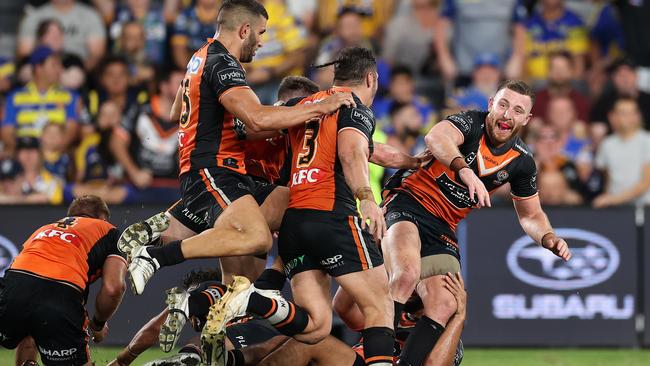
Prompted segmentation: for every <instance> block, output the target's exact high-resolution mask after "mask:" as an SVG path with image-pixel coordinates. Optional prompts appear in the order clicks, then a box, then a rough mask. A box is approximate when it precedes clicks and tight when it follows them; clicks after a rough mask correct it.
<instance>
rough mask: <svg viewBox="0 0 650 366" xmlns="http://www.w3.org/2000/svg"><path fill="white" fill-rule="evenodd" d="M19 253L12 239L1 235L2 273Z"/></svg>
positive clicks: (0, 268)
mask: <svg viewBox="0 0 650 366" xmlns="http://www.w3.org/2000/svg"><path fill="white" fill-rule="evenodd" d="M17 255H18V250H17V249H16V246H15V245H14V243H12V242H11V240H9V239H7V238H5V237H4V236H2V235H0V275H4V273H5V270H6V269H7V268H9V265H11V262H12V261H13V260H14V258H15V257H16V256H17Z"/></svg>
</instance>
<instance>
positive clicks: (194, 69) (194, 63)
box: [187, 55, 203, 74]
mask: <svg viewBox="0 0 650 366" xmlns="http://www.w3.org/2000/svg"><path fill="white" fill-rule="evenodd" d="M201 64H203V58H201V57H198V56H196V55H194V56H192V58H191V59H190V62H188V63H187V72H188V73H190V74H197V73H198V72H199V69H200V68H201Z"/></svg>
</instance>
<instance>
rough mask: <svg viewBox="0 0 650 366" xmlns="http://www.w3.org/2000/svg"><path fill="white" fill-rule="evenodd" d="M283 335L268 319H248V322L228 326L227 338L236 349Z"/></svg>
mask: <svg viewBox="0 0 650 366" xmlns="http://www.w3.org/2000/svg"><path fill="white" fill-rule="evenodd" d="M279 335H282V334H281V333H280V332H278V331H277V329H275V328H274V327H273V326H272V325H271V323H269V321H268V320H266V319H258V318H246V321H242V322H240V323H234V324H231V325H228V327H227V328H226V336H227V337H228V339H230V342H231V343H232V345H233V346H234V347H235V349H240V348H244V347H248V346H253V345H255V344H260V343H263V342H266V341H268V340H269V339H271V338H273V337H276V336H279Z"/></svg>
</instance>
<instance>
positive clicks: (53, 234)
mask: <svg viewBox="0 0 650 366" xmlns="http://www.w3.org/2000/svg"><path fill="white" fill-rule="evenodd" d="M43 238H59V239H61V240H63V241H64V242H66V243H70V244H72V240H74V239H76V238H77V236H76V235H75V234H72V233H66V232H65V231H60V230H54V229H46V230H43V231H41V232H40V233H38V234H37V235H36V236H35V237H34V239H43Z"/></svg>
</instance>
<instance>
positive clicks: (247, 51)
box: [239, 33, 257, 63]
mask: <svg viewBox="0 0 650 366" xmlns="http://www.w3.org/2000/svg"><path fill="white" fill-rule="evenodd" d="M256 49H257V40H256V39H255V35H254V34H253V33H251V34H250V36H248V38H247V39H246V42H244V44H243V45H242V49H241V56H240V57H239V62H242V63H247V62H251V61H253V56H255V50H256Z"/></svg>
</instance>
